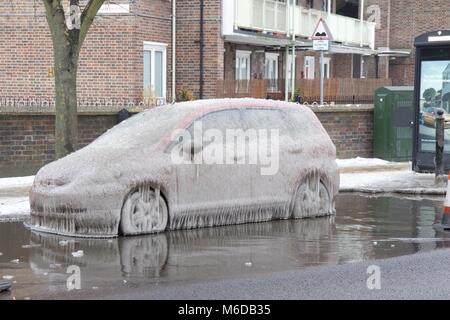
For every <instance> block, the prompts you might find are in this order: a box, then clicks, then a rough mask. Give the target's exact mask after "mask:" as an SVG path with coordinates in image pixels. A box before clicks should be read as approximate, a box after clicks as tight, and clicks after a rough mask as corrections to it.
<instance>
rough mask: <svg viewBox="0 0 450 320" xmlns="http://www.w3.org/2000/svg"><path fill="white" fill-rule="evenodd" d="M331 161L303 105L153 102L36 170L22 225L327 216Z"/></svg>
mask: <svg viewBox="0 0 450 320" xmlns="http://www.w3.org/2000/svg"><path fill="white" fill-rule="evenodd" d="M335 158H336V148H335V146H334V144H333V142H332V141H331V139H330V138H329V136H328V134H327V133H326V131H325V130H324V128H323V127H322V125H321V123H320V121H319V120H318V119H317V117H316V115H315V114H314V113H313V112H312V111H311V110H310V109H309V108H308V107H305V106H301V105H297V104H293V103H286V102H280V101H271V100H257V99H222V100H203V101H195V102H185V103H177V104H174V105H168V106H162V107H157V108H154V109H151V110H148V111H145V112H143V113H140V114H137V115H135V116H133V117H132V118H130V119H128V120H126V121H124V122H121V123H120V124H118V125H117V126H115V127H113V128H112V129H110V130H108V131H107V132H106V133H105V134H103V135H102V136H100V137H99V138H98V139H96V140H95V141H94V142H92V143H91V144H89V145H88V146H86V147H84V148H83V149H81V150H79V151H77V152H74V153H72V154H70V155H68V156H66V157H64V158H62V159H59V160H57V161H55V162H52V163H50V164H48V165H46V166H44V167H43V168H41V170H40V171H39V172H38V174H37V175H36V178H35V181H34V183H33V187H32V189H31V192H30V206H31V222H30V223H29V225H30V227H31V228H32V229H35V230H39V231H44V232H51V233H57V234H63V235H72V236H88V237H110V236H117V235H134V234H146V233H155V232H161V231H164V230H175V229H187V228H197V227H212V226H217V225H227V224H241V223H248V222H261V221H268V220H273V219H289V218H304V217H317V216H325V215H332V214H334V213H335V209H334V199H335V195H336V194H337V192H338V186H339V174H338V169H337V165H336V161H335Z"/></svg>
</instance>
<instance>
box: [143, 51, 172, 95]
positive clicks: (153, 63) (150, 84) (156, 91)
mask: <svg viewBox="0 0 450 320" xmlns="http://www.w3.org/2000/svg"><path fill="white" fill-rule="evenodd" d="M166 49H167V45H166V44H163V43H155V42H144V98H145V99H150V98H156V99H165V98H166V77H167V75H166V59H167V56H166Z"/></svg>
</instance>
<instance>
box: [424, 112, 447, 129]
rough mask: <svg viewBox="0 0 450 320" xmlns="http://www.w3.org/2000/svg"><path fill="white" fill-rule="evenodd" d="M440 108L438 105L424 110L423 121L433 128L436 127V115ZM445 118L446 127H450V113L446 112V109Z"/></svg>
mask: <svg viewBox="0 0 450 320" xmlns="http://www.w3.org/2000/svg"><path fill="white" fill-rule="evenodd" d="M438 110H439V108H436V107H428V108H426V109H425V111H423V112H422V123H423V124H424V125H426V126H430V127H433V128H434V127H436V117H437V111H438ZM442 110H444V109H442ZM444 118H445V129H450V114H448V113H447V112H445V110H444Z"/></svg>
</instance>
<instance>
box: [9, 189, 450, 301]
mask: <svg viewBox="0 0 450 320" xmlns="http://www.w3.org/2000/svg"><path fill="white" fill-rule="evenodd" d="M336 208H337V215H336V217H333V218H320V219H307V220H288V221H273V222H267V223H258V224H246V225H238V226H227V227H217V228H209V229H196V230H185V231H175V232H167V233H163V234H158V235H152V236H141V237H128V238H118V239H112V240H90V239H70V238H64V237H59V236H53V235H45V234H37V233H33V232H30V231H29V230H27V229H26V228H24V227H23V224H22V223H19V222H6V223H0V252H1V253H2V254H0V278H1V277H2V276H4V275H8V276H13V277H14V278H13V281H15V282H14V284H13V289H12V291H11V292H10V293H8V294H0V299H2V298H3V299H12V298H16V299H29V298H31V299H33V298H49V297H50V298H51V297H53V298H58V297H64V294H66V295H67V294H69V293H68V291H67V285H66V282H67V279H68V277H69V276H70V275H71V274H68V273H67V270H68V268H69V267H70V266H77V267H79V268H80V269H79V270H80V272H81V287H82V290H81V292H83V290H85V292H86V291H92V290H96V291H97V292H101V290H116V289H117V288H120V287H123V286H126V287H127V288H135V287H139V286H142V285H149V284H152V285H160V286H161V285H170V283H171V282H174V281H177V282H178V281H186V282H195V281H197V280H204V279H218V278H220V279H224V278H234V277H239V276H242V275H245V274H251V273H263V272H274V271H284V270H293V269H301V268H306V267H311V266H319V265H336V264H343V263H351V262H357V261H363V260H371V259H382V258H389V257H394V256H400V255H406V254H413V253H416V252H422V251H429V250H434V249H438V248H444V247H448V246H450V240H449V241H447V239H445V238H443V237H442V235H439V234H436V232H435V231H434V229H433V228H432V225H433V223H434V222H435V219H436V215H439V214H440V212H442V199H441V198H437V199H422V198H398V197H368V196H363V195H355V194H343V195H340V196H339V198H338V201H337V204H336ZM17 259H18V260H17ZM13 261H14V262H13ZM93 288H95V289H93Z"/></svg>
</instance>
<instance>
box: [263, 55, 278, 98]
mask: <svg viewBox="0 0 450 320" xmlns="http://www.w3.org/2000/svg"><path fill="white" fill-rule="evenodd" d="M265 78H266V80H268V90H269V92H276V91H278V53H270V52H266V65H265Z"/></svg>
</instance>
